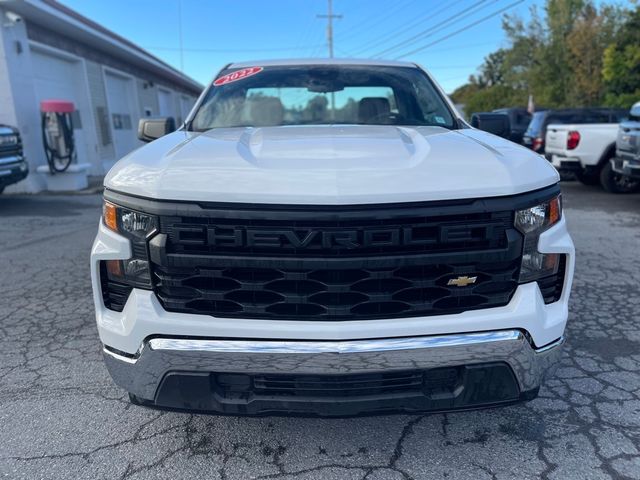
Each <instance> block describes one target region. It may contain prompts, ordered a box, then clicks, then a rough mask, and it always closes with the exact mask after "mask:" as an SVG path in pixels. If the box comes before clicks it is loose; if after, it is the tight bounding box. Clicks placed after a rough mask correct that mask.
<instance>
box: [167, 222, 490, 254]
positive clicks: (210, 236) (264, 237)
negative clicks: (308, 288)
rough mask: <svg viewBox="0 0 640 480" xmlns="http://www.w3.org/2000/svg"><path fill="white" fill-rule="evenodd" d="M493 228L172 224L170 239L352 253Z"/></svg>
mask: <svg viewBox="0 0 640 480" xmlns="http://www.w3.org/2000/svg"><path fill="white" fill-rule="evenodd" d="M496 227H497V226H496V224H495V223H493V224H492V223H483V224H475V225H474V224H471V225H469V224H467V225H450V226H448V225H441V226H439V227H437V228H421V227H411V226H398V227H395V226H394V227H383V228H368V227H367V228H358V229H356V228H351V229H340V230H338V229H321V228H300V229H298V228H296V229H277V228H273V229H272V228H252V227H245V226H241V227H235V226H215V225H210V226H206V227H195V226H188V225H180V226H178V225H176V226H174V227H173V232H172V236H173V238H175V239H177V240H178V241H179V242H181V243H189V244H194V245H196V244H197V245H209V246H213V247H236V248H237V247H248V248H279V249H281V248H286V249H296V250H303V249H330V248H339V249H347V250H354V249H358V248H384V247H397V246H403V245H406V246H412V245H430V244H439V243H457V242H469V241H474V240H475V241H477V240H481V239H484V238H490V237H492V236H493V234H494V230H493V229H494V228H496ZM203 228H204V229H205V230H204V232H203V230H202V229H203Z"/></svg>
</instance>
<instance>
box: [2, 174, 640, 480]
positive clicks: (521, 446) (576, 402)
mask: <svg viewBox="0 0 640 480" xmlns="http://www.w3.org/2000/svg"><path fill="white" fill-rule="evenodd" d="M563 191H564V199H565V212H566V217H567V219H568V222H569V227H570V230H571V233H572V235H573V238H574V241H575V243H576V248H577V252H578V257H577V270H576V277H575V284H574V288H573V295H572V301H571V306H570V312H571V314H570V320H569V327H568V343H567V347H566V349H565V354H564V357H563V360H562V364H561V367H560V368H559V370H558V372H557V373H556V375H555V377H554V378H553V379H550V380H548V381H547V382H546V385H545V386H544V388H542V390H541V393H540V397H539V398H538V399H536V400H534V401H531V402H529V403H526V404H520V405H517V406H511V407H505V408H501V409H494V410H482V411H474V412H461V413H450V414H432V415H389V416H375V417H363V418H353V419H309V418H283V417H271V418H269V417H268V418H246V417H244V418H236V417H216V416H207V415H190V414H183V413H173V412H161V411H157V410H150V409H146V408H142V407H136V406H133V405H131V404H130V403H129V401H128V398H127V396H126V393H125V392H123V391H122V390H120V389H119V388H117V387H116V386H115V385H114V384H113V383H112V382H111V379H110V378H109V376H108V374H107V371H106V369H105V367H104V365H103V362H102V357H101V353H100V343H99V340H98V334H97V331H96V327H95V323H94V316H93V304H92V300H91V286H90V282H89V249H90V246H91V242H92V240H93V236H94V234H95V231H96V228H97V224H98V216H99V214H100V202H101V200H100V197H99V196H98V195H75V196H62V195H35V196H15V195H13V196H12V195H4V196H0V476H1V477H4V478H10V479H111V478H115V479H125V478H126V479H151V478H157V479H160V478H171V479H176V480H177V479H180V480H184V479H207V480H208V479H229V480H231V479H238V480H246V479H261V478H263V479H265V478H270V479H294V478H295V479H305V480H309V479H340V480H343V479H368V480H382V479H384V480H387V479H389V480H394V479H422V478H438V479H439V478H447V479H473V480H482V479H485V478H486V479H512V478H513V479H538V478H543V479H547V478H548V479H562V480H566V479H581V480H588V479H606V478H638V479H640V452H639V450H640V314H639V312H640V286H639V282H640V254H639V251H640V195H625V196H614V195H609V194H605V193H604V192H602V191H601V190H599V189H597V188H591V187H585V186H582V185H579V184H576V183H566V184H565V185H564V186H563Z"/></svg>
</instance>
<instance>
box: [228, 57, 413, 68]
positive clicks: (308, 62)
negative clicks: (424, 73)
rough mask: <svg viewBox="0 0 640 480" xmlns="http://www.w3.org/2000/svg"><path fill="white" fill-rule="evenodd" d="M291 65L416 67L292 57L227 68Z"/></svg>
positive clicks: (386, 61) (348, 59) (234, 65)
mask: <svg viewBox="0 0 640 480" xmlns="http://www.w3.org/2000/svg"><path fill="white" fill-rule="evenodd" d="M292 65H370V66H376V67H378V66H382V67H414V68H415V67H416V64H415V63H412V62H399V61H395V60H377V59H371V58H366V59H365V58H293V59H281V60H254V61H250V62H235V63H231V64H229V65H228V66H227V68H247V67H275V66H292Z"/></svg>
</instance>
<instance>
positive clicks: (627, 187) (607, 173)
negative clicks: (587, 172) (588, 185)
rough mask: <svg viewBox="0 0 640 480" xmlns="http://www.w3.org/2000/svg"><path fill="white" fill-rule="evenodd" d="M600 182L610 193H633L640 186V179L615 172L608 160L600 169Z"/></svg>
mask: <svg viewBox="0 0 640 480" xmlns="http://www.w3.org/2000/svg"><path fill="white" fill-rule="evenodd" d="M600 184H601V185H602V188H604V189H605V190H606V191H607V192H609V193H632V192H635V191H637V190H638V189H639V188H640V181H638V180H632V179H630V178H629V177H625V176H624V175H620V174H619V173H616V172H614V171H613V168H612V167H611V162H610V161H608V160H607V162H606V163H605V164H604V166H603V167H602V170H601V171H600Z"/></svg>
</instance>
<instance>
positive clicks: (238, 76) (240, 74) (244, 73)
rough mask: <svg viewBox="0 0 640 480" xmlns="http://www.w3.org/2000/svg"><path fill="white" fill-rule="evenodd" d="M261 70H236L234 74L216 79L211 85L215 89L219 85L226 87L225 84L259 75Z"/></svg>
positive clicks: (256, 68)
mask: <svg viewBox="0 0 640 480" xmlns="http://www.w3.org/2000/svg"><path fill="white" fill-rule="evenodd" d="M262 70H263V68H262V67H249V68H243V69H242V70H236V71H235V72H232V73H227V74H226V75H223V76H222V77H220V78H217V79H216V80H215V82H213V84H214V85H215V86H216V87H219V86H220V85H226V84H227V83H231V82H237V81H238V80H242V79H243V78H247V77H250V76H252V75H255V74H257V73H260V72H261V71H262Z"/></svg>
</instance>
